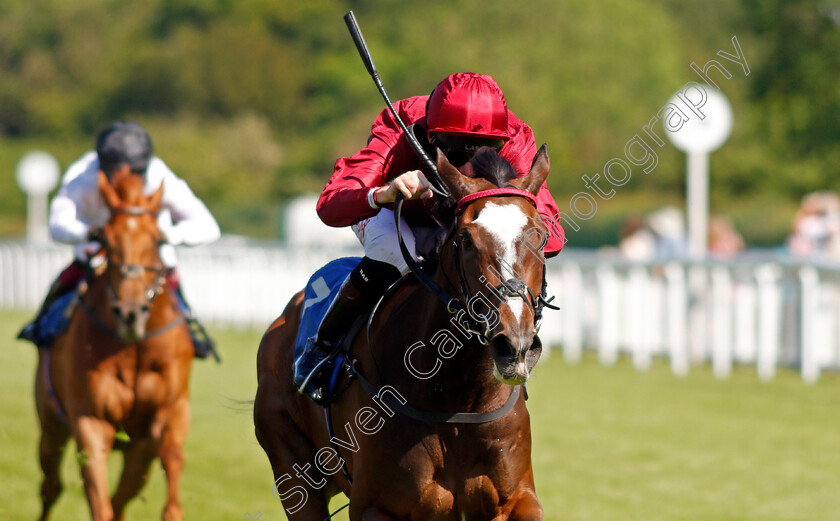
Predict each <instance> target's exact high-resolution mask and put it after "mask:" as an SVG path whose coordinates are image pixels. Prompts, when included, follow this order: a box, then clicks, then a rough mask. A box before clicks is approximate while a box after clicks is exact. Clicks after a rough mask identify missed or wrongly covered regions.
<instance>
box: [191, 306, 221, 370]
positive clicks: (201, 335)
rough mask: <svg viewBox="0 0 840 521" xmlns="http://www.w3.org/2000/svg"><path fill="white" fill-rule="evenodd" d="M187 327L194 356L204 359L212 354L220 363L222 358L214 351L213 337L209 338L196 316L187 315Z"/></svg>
mask: <svg viewBox="0 0 840 521" xmlns="http://www.w3.org/2000/svg"><path fill="white" fill-rule="evenodd" d="M187 328H188V329H189V332H190V339H191V340H192V343H193V350H194V352H195V357H196V358H198V359H204V358H207V357H208V356H210V355H213V358H214V359H215V360H216V363H217V364H218V363H221V362H222V359H221V357H219V353H217V352H216V344H215V342H213V339H211V338H210V335H208V334H207V330H206V329H204V326H202V325H201V323H200V322H199V321H198V320H197V319H196V318H194V317H192V316H189V317H187Z"/></svg>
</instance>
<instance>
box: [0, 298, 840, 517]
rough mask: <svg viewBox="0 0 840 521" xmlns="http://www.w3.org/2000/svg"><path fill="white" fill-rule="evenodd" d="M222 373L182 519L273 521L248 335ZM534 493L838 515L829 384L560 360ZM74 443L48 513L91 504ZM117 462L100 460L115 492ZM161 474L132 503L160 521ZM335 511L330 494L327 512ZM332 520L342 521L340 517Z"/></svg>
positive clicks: (27, 460) (604, 513)
mask: <svg viewBox="0 0 840 521" xmlns="http://www.w3.org/2000/svg"><path fill="white" fill-rule="evenodd" d="M27 318H28V314H26V313H15V312H2V313H0V338H3V339H6V341H5V342H3V347H2V348H1V349H0V371H2V374H1V375H0V396H2V400H0V520H4V521H5V520H10V521H16V520H32V519H35V517H36V515H37V512H38V510H39V506H40V505H39V500H38V486H39V480H40V474H39V472H40V471H39V469H38V464H37V458H36V454H37V449H36V444H37V437H38V429H37V420H36V418H35V414H34V409H33V403H32V393H31V387H32V386H31V382H32V379H33V373H34V369H35V350H34V348H32V346H30V345H27V344H25V343H22V342H18V341H15V340H12V338H13V336H14V334H15V333H16V331H17V329H18V328H19V327H20V325H21V324H23V322H24V321H25V320H26V319H27ZM213 333H214V334H215V336H216V339H217V341H218V343H219V345H220V349H221V352H222V356H223V357H224V363H223V364H222V365H220V366H217V365H216V364H214V363H213V362H207V361H205V362H201V363H196V364H195V366H194V369H193V377H192V382H191V389H192V406H193V420H192V428H191V431H190V436H189V439H188V443H187V447H186V452H187V468H186V471H185V474H184V477H183V480H182V500H183V505H184V508H185V511H186V519H188V520H201V521H215V520H236V519H240V520H241V519H245V517H244V514H245V513H246V512H248V513H250V514H251V515H256V513H257V512H262V517H261V518H260V519H261V520H263V521H275V520H281V519H284V516H283V513H282V508H281V505H280V502H279V501H277V500H276V499H274V497H273V496H272V495H271V485H272V479H271V474H270V471H269V468H268V462H267V459H266V458H265V455H264V454H263V453H262V450H261V449H260V447H259V445H258V444H257V442H256V439H255V438H254V434H253V423H252V420H251V414H250V406H249V405H247V404H241V403H239V400H250V399H252V398H253V394H254V389H255V385H256V383H255V381H256V379H255V354H256V349H257V344H258V341H259V337H260V333H258V332H237V331H220V330H214V331H213ZM528 390H529V393H530V396H531V399H530V401H529V408H530V410H531V418H532V426H533V429H534V451H533V459H534V467H535V471H536V483H537V493H538V495H539V497H540V499H541V501H542V504H543V506H544V508H545V512H546V516H545V517H546V519H548V520H564V521H565V520H576V521H628V520H639V521H658V520H661V521H684V520H696V521H724V520H732V521H735V520H738V521H740V520H755V521H774V520H780V521H781V520H790V521H819V520H837V519H840V419H838V413H840V410H838V409H839V408H840V407H838V406H839V405H840V398H839V397H840V378H838V377H837V375H826V376H825V377H824V378H823V380H821V381H820V383H819V384H817V385H816V386H807V385H805V384H803V383H801V381H800V380H799V377H798V375H797V374H796V373H794V372H789V371H782V372H781V373H780V374H779V376H778V377H777V378H776V379H775V380H774V381H772V382H770V383H762V382H759V381H758V380H757V379H756V377H755V376H754V374H753V372H752V371H749V370H747V369H746V368H743V369H740V370H738V371H736V372H735V374H734V375H733V376H732V377H731V378H730V379H729V380H726V381H718V380H715V379H714V377H713V376H711V374H710V372H709V371H708V370H705V369H698V370H694V371H693V372H692V373H691V374H690V375H689V376H688V377H686V378H683V379H678V378H675V377H673V376H672V375H671V374H670V373H669V371H668V368H667V366H666V365H665V364H663V363H657V364H654V367H653V368H652V369H651V370H649V371H648V372H647V373H636V372H635V371H634V370H633V369H632V368H631V367H630V366H629V364H628V363H626V362H620V363H619V364H617V365H616V366H615V367H612V368H604V367H601V366H600V365H598V364H597V362H595V361H594V360H592V359H591V358H587V359H586V360H584V361H583V362H582V363H580V364H578V365H567V364H565V363H564V362H563V361H562V360H561V357H560V356H554V357H552V358H550V359H548V360H545V361H543V362H541V364H540V365H539V366H538V368H537V371H536V373H535V375H534V378H533V379H532V381H531V383H530V384H529V386H528ZM72 450H73V449H72V444H71V446H70V450H69V451H68V454H67V455H65V459H64V466H63V472H62V475H63V477H64V482H65V492H64V494H63V495H62V497H61V499H60V500H59V502H58V504H57V505H56V508H55V510H54V519H55V520H57V521H62V520H73V521H77V520H83V519H88V517H87V505H86V503H85V500H84V497H83V495H82V489H81V478H80V477H79V472H78V466H77V463H76V461H75V458H73V457H72ZM120 465H121V458H120V457H119V456H114V457H113V458H112V462H111V476H112V482H115V480H116V478H117V471H118V470H119V468H120ZM163 485H164V478H163V472H162V471H161V470H160V466H159V464H155V467H154V472H153V477H152V479H151V480H150V483H149V485H148V486H147V487H146V489H145V490H144V491H143V493H142V496H143V499H138V500H136V501H135V502H134V503H132V505H131V506H130V507H129V510H128V517H129V519H133V520H143V521H145V520H153V519H159V515H160V511H161V508H162V506H163V501H164V487H163ZM342 504H343V502H342V501H340V500H339V499H336V500H335V501H334V502H333V507H335V508H337V507H338V506H341V505H342ZM336 519H339V520H346V519H347V518H346V512H342V513H341V514H339V515H338V516H336Z"/></svg>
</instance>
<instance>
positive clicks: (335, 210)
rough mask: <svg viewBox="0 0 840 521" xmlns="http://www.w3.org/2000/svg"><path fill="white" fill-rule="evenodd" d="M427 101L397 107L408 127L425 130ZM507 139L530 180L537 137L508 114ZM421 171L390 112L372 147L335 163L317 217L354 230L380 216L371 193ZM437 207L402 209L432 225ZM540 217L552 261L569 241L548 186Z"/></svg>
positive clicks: (422, 203)
mask: <svg viewBox="0 0 840 521" xmlns="http://www.w3.org/2000/svg"><path fill="white" fill-rule="evenodd" d="M428 98H429V96H414V97H412V98H407V99H404V100H401V101H398V102H397V103H395V104H394V107H395V108H396V109H397V112H398V113H399V114H400V117H401V118H402V120H403V121H404V122H405V123H406V125H410V124H412V123H419V124H420V126H423V127H425V114H426V100H428ZM508 133H509V135H510V139H509V140H508V141H507V142H506V143H505V145H504V146H503V147H502V150H501V151H500V152H499V154H500V155H501V156H502V157H504V158H505V159H506V160H507V161H508V162H509V163H510V164H511V165H513V168H514V170H516V173H517V175H518V176H519V177H522V176H524V175H527V174H528V171H529V170H530V169H531V164H532V162H533V160H534V156H535V155H536V154H537V147H536V144H535V142H534V133H533V131H532V130H531V128H530V127H529V126H528V125H526V124H525V123H524V122H522V121H521V120H520V119H519V118H517V117H516V116H515V115H514V114H513V112H509V113H508ZM421 165H422V163H421V161H420V159H419V158H418V157H417V155H416V154H415V152H414V149H413V148H412V147H411V144H410V143H409V142H408V139H407V138H406V137H405V136H404V135H403V132H402V129H401V128H400V126H399V124H397V122H396V120H395V119H394V116H393V115H392V114H391V111H390V110H388V109H385V110H383V111H382V112H381V113H380V114H379V117H377V118H376V121H374V122H373V127H372V128H371V136H370V138H368V144H367V146H366V147H365V148H363V149H362V150H360V151H359V152H357V153H355V154H353V156H351V157H342V158H340V159H339V160H338V161H336V162H335V171H334V172H333V175H332V177H330V180H329V182H328V183H327V186H326V187H325V188H324V191H323V192H322V193H321V197H320V198H319V199H318V205H317V211H318V216H319V217H320V218H321V220H322V221H324V223H325V224H327V225H329V226H336V227H339V226H350V225H352V224H355V223H357V222H359V221H361V220H363V219H367V218H369V217H373V216H374V215H376V214H377V212H378V211H379V210H375V209H373V208H371V207H370V205H368V202H367V194H368V191H369V190H370V189H371V188H376V187H379V186H382V185H384V184H385V183H387V182H388V181H390V180H392V179H394V178H396V177H398V176H399V175H400V174H403V173H404V172H408V171H409V170H421V169H422V168H421ZM433 203H434V200H433V199H415V200H412V201H406V202H405V204H404V206H403V208H404V212H405V214H406V220H407V222H409V223H410V222H412V220H414V221H424V220H425V221H428V220H429V218H428V216H429V214H430V208H431V205H432V204H433ZM537 211H538V212H539V213H540V216H541V217H542V218H543V221H544V222H546V223H550V224H551V226H549V230H550V232H549V236H548V242H547V243H546V245H545V256H546V257H553V256H554V255H557V253H559V252H560V250H561V249H562V248H563V245H564V243H565V242H566V238H565V233H564V231H563V228H562V227H561V226H560V223H559V222H554V221H553V216H556V215H557V214H558V213H559V210H558V209H557V204H556V203H555V202H554V198H553V197H552V196H551V193H550V192H549V191H548V187H547V186H546V184H545V183H543V185H542V187H541V188H540V191H539V193H538V194H537Z"/></svg>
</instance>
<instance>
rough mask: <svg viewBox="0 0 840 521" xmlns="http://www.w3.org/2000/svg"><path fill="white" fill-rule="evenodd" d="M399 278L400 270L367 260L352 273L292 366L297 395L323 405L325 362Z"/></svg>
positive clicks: (325, 397)
mask: <svg viewBox="0 0 840 521" xmlns="http://www.w3.org/2000/svg"><path fill="white" fill-rule="evenodd" d="M399 276H400V272H399V270H398V269H397V268H396V267H394V266H392V265H390V264H388V263H385V262H380V261H374V260H372V259H369V258H367V257H365V258H363V259H362V261H361V262H359V264H358V265H357V266H356V267H355V268H354V269H353V271H352V272H351V273H350V275H349V276H348V277H347V278H346V279H345V280H344V282H343V283H342V284H341V288H339V290H338V294H337V295H336V296H335V299H334V300H333V301H332V302H331V303H330V306H329V308H328V309H327V312H326V314H325V315H324V318H323V319H322V320H321V324H320V325H319V326H318V332H317V333H316V335H315V337H313V338H310V339H308V340H307V341H306V345H305V346H304V348H303V353H301V355H300V356H299V357H297V360H295V364H294V382H295V386H296V387H297V388H298V392H299V393H301V394H305V395H307V396H309V397H310V398H312V400H314V401H315V403H318V404H320V405H324V403H325V402H326V399H327V398H328V397H327V396H326V391H327V389H325V387H326V385H327V383H328V382H327V381H326V378H327V376H328V374H327V371H325V370H324V369H325V368H326V367H327V365H328V364H327V363H326V361H327V359H328V358H329V357H330V355H331V354H332V352H333V351H334V350H335V349H336V348H337V347H338V342H339V341H341V339H342V338H343V337H344V335H345V334H346V333H347V331H348V330H349V329H350V328H351V327H352V326H353V323H354V322H355V321H356V319H357V318H358V317H359V316H360V315H362V313H365V312H366V311H368V309H370V307H371V306H373V304H374V303H375V302H376V301H377V300H379V297H380V296H382V294H383V293H384V292H385V290H386V289H388V286H390V285H391V284H392V283H393V282H394V281H395V280H397V279H398V278H399Z"/></svg>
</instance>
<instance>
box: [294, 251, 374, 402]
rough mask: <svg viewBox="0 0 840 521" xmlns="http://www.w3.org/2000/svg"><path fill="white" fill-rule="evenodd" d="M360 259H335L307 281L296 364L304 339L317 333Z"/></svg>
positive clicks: (298, 335) (296, 341)
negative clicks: (345, 280) (331, 304)
mask: <svg viewBox="0 0 840 521" xmlns="http://www.w3.org/2000/svg"><path fill="white" fill-rule="evenodd" d="M361 260H362V259H361V257H342V258H340V259H335V260H334V261H330V262H329V263H327V264H325V265H324V266H323V267H322V268H321V269H319V270H318V271H316V272H315V273H314V274H313V275H312V277H310V278H309V282H307V283H306V289H305V290H304V293H303V308H302V309H301V315H300V328H299V329H298V334H297V339H296V340H295V361H297V359H298V357H299V356H300V355H301V353H303V349H304V347H305V346H306V341H307V339H309V338H311V337H314V336H315V334H316V333H317V332H318V326H319V325H320V324H321V320H322V319H323V318H324V315H326V313H327V309H328V308H329V306H330V303H331V302H332V301H333V299H334V298H335V296H336V294H337V293H338V290H339V288H340V287H341V283H342V282H344V279H346V278H347V276H348V275H349V274H350V272H351V271H353V268H355V267H356V265H357V264H359V261H361ZM340 366H341V364H340V363H339V364H336V365H335V369H336V370H335V371H334V372H333V378H332V381H331V382H330V387H332V386H333V385H334V383H335V379H336V376H337V370H338V368H339V367H340Z"/></svg>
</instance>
